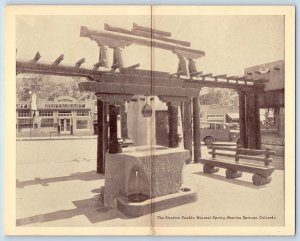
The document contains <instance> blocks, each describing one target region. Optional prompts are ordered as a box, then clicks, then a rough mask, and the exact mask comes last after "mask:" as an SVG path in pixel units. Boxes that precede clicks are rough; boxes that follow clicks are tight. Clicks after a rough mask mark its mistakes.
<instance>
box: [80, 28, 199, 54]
mask: <svg viewBox="0 0 300 241" xmlns="http://www.w3.org/2000/svg"><path fill="white" fill-rule="evenodd" d="M80 36H81V37H87V38H90V39H91V40H94V41H96V42H97V43H98V45H100V44H104V45H107V46H109V47H111V48H114V47H121V48H124V47H126V46H129V45H131V44H138V45H142V46H147V47H155V48H161V49H166V50H170V51H172V52H173V53H175V54H177V55H181V56H182V57H186V58H191V59H196V58H200V57H203V56H205V52H204V51H201V50H195V49H190V48H186V47H180V46H176V45H171V44H167V43H162V42H155V41H151V40H147V39H141V38H134V37H130V36H127V35H124V34H123V35H119V34H112V33H109V32H103V31H94V30H89V29H88V28H87V27H85V26H81V29H80Z"/></svg>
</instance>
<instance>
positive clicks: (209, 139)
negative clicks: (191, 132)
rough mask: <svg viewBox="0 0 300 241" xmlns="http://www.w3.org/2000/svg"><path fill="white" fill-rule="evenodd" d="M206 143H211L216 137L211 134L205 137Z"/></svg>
mask: <svg viewBox="0 0 300 241" xmlns="http://www.w3.org/2000/svg"><path fill="white" fill-rule="evenodd" d="M203 141H204V143H205V145H211V144H212V143H213V142H214V138H212V137H211V136H207V137H205V138H204V140H203Z"/></svg>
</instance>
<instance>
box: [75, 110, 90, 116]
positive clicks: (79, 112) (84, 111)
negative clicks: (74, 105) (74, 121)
mask: <svg viewBox="0 0 300 241" xmlns="http://www.w3.org/2000/svg"><path fill="white" fill-rule="evenodd" d="M77 116H89V111H88V110H79V111H77Z"/></svg>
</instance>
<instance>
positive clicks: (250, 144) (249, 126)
mask: <svg viewBox="0 0 300 241" xmlns="http://www.w3.org/2000/svg"><path fill="white" fill-rule="evenodd" d="M254 107H255V101H254V93H253V92H249V93H247V94H246V133H247V148H249V149H256V138H255V135H256V134H255V131H256V129H255V121H256V113H255V108H254Z"/></svg>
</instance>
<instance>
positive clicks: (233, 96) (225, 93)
mask: <svg viewBox="0 0 300 241" xmlns="http://www.w3.org/2000/svg"><path fill="white" fill-rule="evenodd" d="M203 92H204V93H203V94H202V95H201V96H200V103H201V104H202V105H219V106H238V104H239V97H238V94H237V93H236V91H235V90H232V89H225V88H222V89H220V88H215V89H213V88H206V89H205V90H204V91H203Z"/></svg>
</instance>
